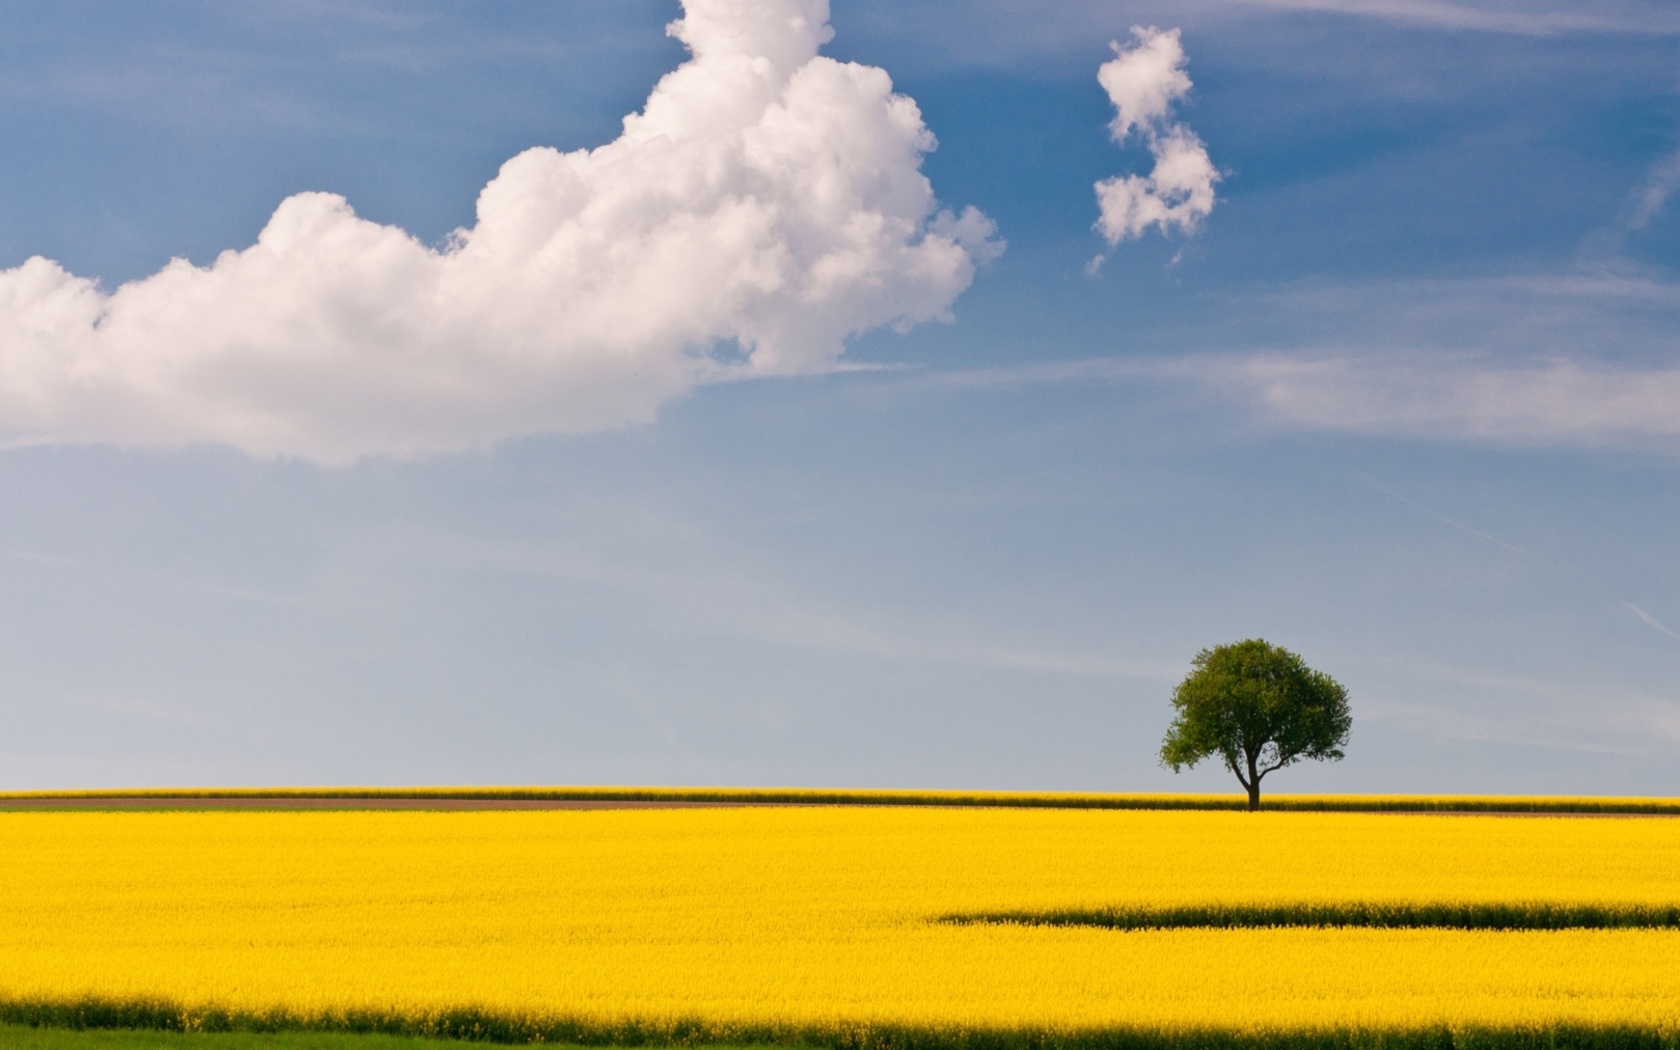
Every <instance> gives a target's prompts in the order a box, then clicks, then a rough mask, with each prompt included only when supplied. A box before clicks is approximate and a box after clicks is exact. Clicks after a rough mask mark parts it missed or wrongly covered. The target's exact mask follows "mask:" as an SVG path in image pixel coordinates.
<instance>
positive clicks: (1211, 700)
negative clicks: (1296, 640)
mask: <svg viewBox="0 0 1680 1050" xmlns="http://www.w3.org/2000/svg"><path fill="white" fill-rule="evenodd" d="M1191 668H1192V670H1191V672H1190V674H1189V676H1188V677H1186V678H1185V679H1184V681H1182V682H1180V683H1179V685H1178V688H1177V689H1175V690H1173V698H1172V702H1173V707H1174V709H1175V710H1176V712H1177V713H1176V715H1175V716H1174V718H1173V722H1172V725H1170V726H1169V727H1167V736H1166V739H1165V740H1164V741H1163V742H1162V744H1161V762H1162V764H1164V765H1166V766H1169V767H1170V768H1171V769H1172V771H1173V772H1175V773H1176V772H1178V771H1179V770H1180V769H1183V768H1185V767H1188V766H1194V765H1196V764H1197V763H1198V762H1200V761H1202V760H1203V759H1205V758H1210V757H1213V756H1218V757H1219V758H1220V759H1221V760H1223V761H1224V763H1225V766H1226V768H1228V769H1230V770H1231V772H1233V773H1235V774H1236V776H1237V780H1238V781H1239V782H1240V783H1241V784H1242V786H1243V787H1244V789H1246V790H1247V791H1248V805H1249V808H1250V809H1258V808H1259V806H1260V781H1261V780H1262V779H1263V778H1264V777H1265V776H1266V775H1267V774H1268V773H1273V772H1276V771H1277V770H1279V769H1282V768H1284V767H1285V766H1289V765H1293V764H1294V763H1296V762H1299V761H1300V760H1301V759H1303V758H1313V759H1330V760H1339V759H1341V758H1342V754H1343V753H1342V748H1344V747H1346V746H1347V740H1348V733H1349V731H1350V730H1351V729H1352V728H1353V715H1352V714H1351V713H1350V712H1349V710H1348V698H1347V690H1346V689H1344V688H1343V687H1342V685H1341V684H1340V683H1339V682H1337V681H1336V680H1335V679H1333V678H1331V677H1330V676H1329V675H1327V674H1324V673H1323V672H1321V671H1315V670H1313V669H1312V668H1310V667H1308V666H1307V665H1306V662H1305V661H1304V660H1302V659H1301V658H1300V657H1299V656H1297V655H1295V654H1294V653H1292V652H1290V651H1289V650H1287V649H1283V648H1280V647H1278V646H1275V645H1272V644H1271V643H1269V642H1266V641H1264V640H1262V639H1259V638H1250V639H1247V640H1245V641H1241V642H1233V643H1232V644H1230V645H1220V646H1215V647H1214V648H1212V649H1203V650H1202V651H1201V652H1199V653H1197V654H1196V659H1195V660H1194V661H1193V662H1192V664H1191Z"/></svg>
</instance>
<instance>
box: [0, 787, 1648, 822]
mask: <svg viewBox="0 0 1680 1050" xmlns="http://www.w3.org/2000/svg"><path fill="white" fill-rule="evenodd" d="M335 800H336V801H343V802H352V801H353V802H358V803H364V804H366V805H363V806H358V807H356V808H373V804H377V803H381V802H384V803H392V804H400V805H393V806H392V808H410V807H411V806H413V805H414V804H415V803H423V802H427V801H431V802H438V803H463V802H472V803H484V804H492V803H497V802H501V803H527V804H529V803H543V802H556V803H561V802H570V803H582V804H601V805H607V804H613V803H634V804H640V805H647V806H660V805H675V804H687V805H760V806H762V805H802V806H951V807H980V808H1006V809H1008V808H1014V809H1121V810H1133V809H1143V810H1148V809H1168V810H1240V809H1244V808H1246V807H1247V804H1248V803H1247V799H1246V798H1245V797H1243V796H1241V795H1237V794H1216V795H1183V794H1154V793H1137V794H1089V793H1077V792H1054V791H1051V792H1025V791H891V790H856V789H827V788H681V787H675V788H667V787H411V788H403V787H396V788H379V787H336V788H333V787H329V788H161V789H138V790H112V791H16V792H0V811H3V810H5V809H51V808H67V809H68V808H75V809H84V808H101V807H102V806H103V807H105V808H124V809H127V808H136V807H139V806H143V805H144V804H145V803H146V802H156V803H158V804H159V808H179V807H181V806H183V805H191V804H194V803H202V804H203V806H204V808H219V807H220V806H224V805H227V806H235V805H238V806H241V807H243V806H249V805H256V806H259V807H273V808H281V807H283V806H285V805H286V804H287V803H294V804H298V808H319V807H320V806H321V804H323V803H330V802H332V801H335ZM1264 807H1265V808H1266V809H1272V810H1281V811H1285V812H1324V813H1338V812H1345V813H1513V814H1564V813H1574V814H1602V815H1618V814H1619V815H1650V816H1680V798H1643V797H1615V796H1578V797H1570V796H1544V795H1533V796H1530V795H1268V796H1266V798H1265V800H1264Z"/></svg>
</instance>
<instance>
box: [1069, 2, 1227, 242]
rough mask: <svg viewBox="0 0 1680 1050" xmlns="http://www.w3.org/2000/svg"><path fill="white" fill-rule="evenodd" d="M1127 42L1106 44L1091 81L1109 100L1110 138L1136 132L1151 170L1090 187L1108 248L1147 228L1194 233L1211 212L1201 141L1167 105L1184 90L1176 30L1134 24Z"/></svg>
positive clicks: (1208, 165) (1210, 179)
mask: <svg viewBox="0 0 1680 1050" xmlns="http://www.w3.org/2000/svg"><path fill="white" fill-rule="evenodd" d="M1132 37H1133V38H1134V39H1135V41H1136V43H1135V44H1134V45H1133V46H1132V47H1130V48H1123V47H1121V46H1120V44H1119V42H1118V41H1116V42H1114V43H1113V44H1111V45H1110V46H1112V47H1113V48H1114V58H1113V60H1111V61H1109V62H1106V63H1104V64H1103V66H1102V68H1101V69H1099V70H1098V71H1097V81H1098V82H1099V83H1101V84H1102V86H1103V89H1104V90H1105V91H1107V92H1108V97H1109V100H1110V101H1111V102H1113V103H1114V110H1115V116H1114V120H1113V121H1112V122H1110V124H1109V126H1108V127H1109V133H1110V134H1111V135H1113V137H1114V141H1115V142H1125V141H1126V139H1128V138H1129V137H1131V136H1132V135H1133V134H1134V133H1135V134H1138V135H1140V136H1141V137H1142V138H1143V140H1144V142H1145V143H1146V144H1147V145H1148V146H1149V152H1150V154H1151V155H1152V156H1153V157H1154V158H1155V166H1154V168H1153V169H1152V170H1151V171H1150V173H1149V174H1148V175H1147V176H1142V175H1126V176H1115V177H1114V178H1110V179H1104V180H1102V181H1101V182H1099V183H1097V185H1096V191H1097V208H1098V212H1099V218H1098V219H1097V228H1098V229H1099V230H1101V231H1102V235H1103V236H1104V237H1105V238H1107V240H1108V243H1109V244H1111V245H1112V244H1119V243H1120V242H1121V241H1123V240H1127V239H1130V238H1133V237H1141V236H1143V234H1144V233H1145V232H1146V231H1147V230H1148V229H1149V227H1151V226H1154V227H1157V228H1158V229H1159V230H1160V231H1161V232H1162V233H1163V234H1165V233H1170V232H1172V228H1173V227H1175V226H1176V227H1177V228H1178V229H1179V230H1180V231H1181V232H1183V233H1193V232H1195V230H1196V229H1197V228H1198V227H1199V226H1200V225H1201V222H1202V220H1203V219H1204V218H1206V217H1207V215H1208V213H1210V212H1211V211H1213V202H1214V189H1213V187H1214V184H1215V183H1217V182H1218V181H1219V172H1218V171H1217V170H1216V169H1215V168H1214V166H1213V161H1212V160H1210V159H1209V158H1208V153H1207V148H1206V147H1204V146H1203V145H1202V140H1201V139H1199V138H1197V137H1196V133H1195V132H1193V131H1191V130H1190V129H1189V128H1188V127H1186V126H1185V125H1184V124H1182V123H1180V122H1178V121H1176V120H1174V119H1173V104H1174V103H1175V102H1177V101H1178V100H1179V99H1180V98H1183V97H1184V95H1185V94H1187V93H1188V92H1189V90H1190V77H1189V74H1187V73H1185V71H1184V47H1183V45H1182V44H1180V42H1179V34H1178V30H1176V29H1172V30H1167V31H1162V30H1159V29H1155V28H1148V29H1145V28H1143V27H1141V26H1134V27H1133V28H1132Z"/></svg>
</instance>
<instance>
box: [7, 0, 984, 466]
mask: <svg viewBox="0 0 1680 1050" xmlns="http://www.w3.org/2000/svg"><path fill="white" fill-rule="evenodd" d="M684 12H685V14H684V17H683V18H682V19H681V20H680V21H678V22H675V23H673V24H672V26H671V27H670V32H671V33H672V34H673V35H675V36H677V37H678V38H680V39H681V40H682V41H683V43H684V44H686V45H687V46H688V48H689V50H690V51H691V53H692V57H691V59H690V60H689V61H688V62H686V63H684V64H683V65H682V66H681V67H679V68H678V69H676V70H675V71H673V72H671V73H670V74H668V75H667V76H665V77H664V78H663V79H662V80H661V81H660V82H659V84H658V85H657V86H656V87H655V88H654V90H653V92H652V94H651V95H650V96H649V98H648V100H647V104H646V106H645V107H644V108H643V110H642V111H641V112H639V113H635V114H632V115H630V116H628V117H626V118H625V120H624V130H623V133H622V135H621V136H620V137H619V138H618V139H616V140H614V141H613V142H610V143H608V144H606V145H604V146H601V147H599V148H597V149H593V150H578V151H575V152H572V153H561V152H559V151H558V150H554V149H550V148H542V147H539V148H535V149H530V150H527V151H525V152H524V153H521V154H519V155H518V156H516V157H514V158H513V159H511V160H509V161H508V162H507V163H506V164H504V165H503V167H502V170H501V172H500V173H499V174H498V175H497V176H496V178H495V179H493V180H492V181H491V182H490V184H489V185H487V186H486V187H485V188H484V190H483V192H482V193H481V195H480V197H479V201H478V221H477V224H476V225H475V226H474V227H473V228H471V229H466V230H461V231H458V232H457V233H456V235H455V236H454V237H453V238H452V240H451V241H450V243H449V244H448V245H447V246H446V247H444V248H442V249H433V248H431V247H428V246H426V245H424V244H421V243H420V242H418V241H417V240H415V239H414V238H413V237H411V236H409V235H408V234H407V233H406V232H404V231H403V230H401V229H398V228H395V227H391V226H382V225H379V224H376V223H372V222H369V221H367V220H364V219H361V218H359V217H357V216H356V215H355V213H354V212H353V211H352V210H351V208H350V206H349V204H348V203H347V202H346V201H345V200H344V199H343V198H341V197H337V196H334V195H331V194H326V193H301V194H298V195H296V196H294V197H291V198H288V199H287V200H285V201H284V202H282V203H281V204H280V206H279V208H277V209H276V211H275V213H274V216H273V218H272V219H270V220H269V223H268V225H267V226H266V228H264V230H263V231H262V233H261V235H260V236H259V237H258V239H257V243H256V244H255V245H253V246H251V247H249V248H246V249H244V250H239V251H232V250H230V251H227V252H224V253H223V254H222V255H221V256H220V257H219V258H217V259H216V260H215V262H214V263H212V264H211V265H209V266H207V267H195V266H193V265H191V264H189V263H187V262H185V261H183V260H177V261H175V262H173V263H171V264H170V265H169V266H167V267H165V268H164V269H163V270H162V271H160V272H159V273H157V274H155V275H153V276H151V277H148V278H146V279H144V280H140V281H135V282H133V283H130V284H127V285H124V286H122V287H120V288H118V289H117V290H116V291H115V292H113V293H106V292H105V291H103V290H102V289H100V288H99V287H98V285H97V284H96V283H95V282H94V281H91V280H88V279H85V278H80V277H76V276H73V275H71V274H69V273H67V272H66V271H65V270H64V269H63V268H61V267H60V266H59V265H57V264H56V263H53V262H51V261H49V260H46V259H43V258H39V257H37V258H33V259H30V260H29V261H27V262H26V263H24V264H23V265H22V266H20V267H18V268H16V269H13V270H9V271H4V272H0V438H4V439H6V440H9V441H10V442H12V443H14V444H16V443H74V442H115V443H119V444H164V445H170V444H179V443H188V442H218V443H225V444H229V445H234V446H237V447H239V448H241V449H245V450H247V451H249V452H251V453H254V454H257V455H270V456H271V455H284V456H301V457H307V458H312V459H316V460H320V461H323V462H335V463H336V462H346V461H350V460H353V459H355V458H357V457H359V456H364V455H369V454H394V455H423V454H426V453H430V452H437V451H446V450H452V449H461V448H473V447H481V446H484V445H487V444H489V443H492V442H495V441H497V440H498V439H501V438H505V437H508V436H512V435H518V434H526V433H534V432H566V431H586V430H593V429H599V428H606V427H614V426H622V425H626V424H632V423H637V422H642V421H646V420H649V419H651V418H653V416H654V415H655V413H656V412H657V411H658V409H659V408H660V406H661V405H663V404H665V403H667V402H669V401H670V400H671V399H673V398H676V397H679V396H681V395H682V394H684V393H685V392H687V391H689V390H691V389H693V388H694V387H695V386H696V385H697V384H700V383H704V382H708V381H715V380H719V379H725V378H731V377H744V376H764V375H778V374H790V373H799V372H809V371H815V370H822V369H827V368H830V367H832V366H833V365H834V364H835V362H836V360H837V359H838V358H839V357H840V355H841V353H842V350H843V347H844V343H845V340H846V339H847V338H848V337H849V336H851V335H853V334H856V333H859V332H862V331H865V330H868V329H871V328H875V327H878V326H881V325H888V324H891V325H897V326H900V327H903V326H908V325H912V324H916V323H920V322H924V321H930V320H935V319H939V318H942V317H945V316H947V313H948V310H949V308H950V305H951V303H952V302H953V301H954V299H955V298H956V296H957V295H959V294H960V293H961V292H962V291H963V290H964V289H965V288H967V287H968V285H969V283H970V281H971V280H972V277H973V273H974V269H975V266H976V265H977V263H979V262H981V261H983V260H984V259H986V258H988V257H989V256H991V255H994V254H995V253H996V252H997V251H999V250H1000V249H1001V242H1000V241H998V240H997V239H996V238H995V236H994V231H993V228H992V225H991V223H990V222H989V221H988V220H987V219H986V218H985V217H984V216H983V215H981V214H980V213H978V212H976V211H974V210H973V209H969V210H967V211H965V212H963V213H962V214H961V215H953V214H951V213H949V212H942V211H937V209H936V204H935V198H934V195H933V190H932V187H931V185H930V184H929V182H928V180H927V178H926V177H925V176H924V175H923V174H922V172H921V161H922V157H923V155H924V154H925V153H926V152H927V151H928V150H931V149H932V148H933V147H934V140H933V136H932V135H931V134H930V133H929V131H928V130H927V128H926V127H925V126H924V124H923V123H922V119H921V113H920V111H919V110H918V109H917V107H916V104H915V102H914V101H912V100H911V99H909V98H906V97H904V96H902V95H898V94H895V93H894V92H893V90H892V84H891V81H890V79H889V78H888V76H887V74H886V73H885V72H884V71H882V70H880V69H876V68H873V67H869V66H862V65H858V64H855V63H842V62H837V61H834V60H832V59H829V58H826V57H823V56H821V55H819V54H818V49H819V48H820V47H821V45H822V44H823V43H825V42H826V41H827V40H828V39H829V37H830V36H831V35H832V33H831V31H830V29H829V28H828V25H827V18H828V4H827V2H826V0H686V2H685V5H684ZM735 347H739V348H740V350H741V352H742V353H741V355H739V356H737V355H736V354H735V353H734V352H733V350H734V348H735Z"/></svg>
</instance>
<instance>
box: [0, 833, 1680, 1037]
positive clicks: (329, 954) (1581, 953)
mask: <svg viewBox="0 0 1680 1050" xmlns="http://www.w3.org/2000/svg"><path fill="white" fill-rule="evenodd" d="M0 844H3V848H0V1001H3V1002H5V1003H10V1004H13V1007H14V1010H15V1009H16V1008H21V1007H23V1006H27V1005H28V1004H53V1003H58V1004H65V1003H73V1002H76V1001H79V1000H90V1001H98V1002H100V1003H103V1004H111V1003H117V1002H135V1003H142V1004H152V1006H151V1007H150V1008H153V1009H154V1010H163V1011H165V1012H168V1011H175V1012H177V1013H179V1014H180V1015H181V1016H184V1017H187V1018H188V1019H191V1018H192V1017H195V1016H196V1017H203V1016H206V1015H209V1016H211V1017H212V1018H218V1017H219V1018H222V1019H224V1020H225V1019H227V1018H228V1017H233V1018H235V1019H238V1018H245V1019H246V1020H251V1019H260V1018H263V1017H267V1018H268V1019H269V1020H270V1021H271V1022H277V1023H279V1022H283V1023H308V1022H311V1021H314V1022H329V1023H330V1022H335V1021H336V1022H338V1023H343V1022H345V1021H346V1020H350V1021H358V1022H360V1023H366V1022H368V1021H370V1020H378V1021H380V1022H381V1023H383V1024H385V1025H387V1026H390V1027H408V1028H410V1029H413V1030H427V1028H428V1019H430V1022H431V1027H432V1028H434V1029H435V1028H436V1027H438V1026H437V1023H436V1022H437V1021H438V1020H439V1019H440V1018H447V1017H448V1016H450V1015H471V1016H473V1017H476V1018H479V1019H481V1020H483V1021H485V1023H494V1025H495V1026H497V1027H496V1029H495V1030H496V1032H498V1033H499V1034H502V1035H504V1036H519V1035H527V1036H534V1035H544V1034H547V1035H550V1036H552V1035H555V1034H572V1035H577V1034H580V1033H581V1034H585V1035H589V1034H594V1035H597V1036H599V1035H603V1034H611V1032H612V1031H614V1030H616V1031H619V1032H620V1034H623V1033H624V1032H627V1031H631V1030H638V1031H641V1032H643V1033H646V1034H652V1035H655V1036H658V1035H661V1034H664V1035H673V1034H678V1035H680V1034H685V1033H686V1034H688V1035H691V1036H699V1037H705V1038H714V1039H717V1038H730V1037H743V1036H749V1037H750V1036H757V1037H761V1038H762V1037H767V1036H778V1037H782V1038H790V1037H796V1036H803V1037H805V1038H809V1039H812V1040H817V1041H826V1042H835V1041H842V1042H843V1041H846V1040H848V1039H850V1040H853V1041H868V1040H869V1039H870V1038H871V1033H874V1035H875V1037H876V1038H877V1039H878V1038H879V1033H891V1032H897V1033H901V1034H902V1033H905V1032H921V1033H926V1034H928V1035H933V1036H938V1035H940V1034H941V1033H943V1034H944V1035H945V1036H948V1037H952V1038H955V1037H958V1036H960V1035H961V1034H962V1033H970V1034H973V1033H982V1034H983V1033H996V1034H1000V1035H1001V1034H1007V1033H1014V1032H1025V1033H1039V1034H1050V1035H1052V1036H1054V1035H1057V1034H1061V1035H1068V1036H1074V1037H1078V1036H1080V1035H1098V1034H1100V1033H1104V1032H1133V1033H1163V1034H1171V1033H1181V1034H1185V1033H1194V1032H1204V1031H1209V1030H1213V1031H1227V1032H1246V1033H1260V1032H1287V1031H1328V1030H1341V1031H1347V1030H1354V1031H1365V1032H1403V1031H1420V1030H1431V1029H1459V1030H1467V1029H1477V1030H1483V1029H1507V1030H1509V1029H1518V1030H1535V1029H1553V1028H1566V1029H1567V1028H1578V1027H1587V1028H1598V1029H1619V1030H1637V1031H1639V1032H1644V1033H1648V1034H1651V1035H1655V1036H1658V1037H1659V1038H1665V1039H1667V1040H1668V1041H1669V1042H1671V1043H1672V1041H1673V1040H1674V1038H1675V1036H1676V1033H1677V1032H1680V931H1677V930H1672V929H1669V930H1604V931H1595V930H1563V931H1526V932H1525V931H1453V930H1435V929H1425V930H1381V929H1260V930H1205V929H1185V930H1152V931H1126V932H1121V931H1113V930H1101V929H1089V928H1079V927H1071V928H1070V927H1058V928H1046V927H1034V926H995V925H966V926H958V925H950V924H944V923H938V922H933V921H930V920H932V919H933V918H935V917H937V916H939V915H943V914H948V913H954V912H1000V911H1031V910H1037V909H1056V908H1101V907H1111V906H1136V905H1150V904H1161V905H1174V904H1194V903H1209V902H1237V903H1245V902H1256V903H1257V902H1307V903H1311V902H1335V901H1363V902H1377V903H1382V902H1407V901H1427V902H1466V901H1467V902H1515V903H1523V902H1529V903H1554V904H1558V903H1596V904H1605V905H1653V906H1655V905H1673V904H1675V903H1680V820H1673V819H1669V818H1625V819H1618V818H1560V817H1519V818H1508V817H1445V816H1388V815H1375V814H1351V813H1259V814H1245V813H1226V812H1195V811H1189V812H1148V811H1100V810H1076V811H1070V810H1030V809H936V808H859V807H850V808H845V807H837V808H817V807H810V808H765V809H715V810H633V811H593V812H576V811H541V812H358V813H342V812H319V813H298V812H181V813H159V812H142V813H100V812H92V813H60V812H53V813H0ZM900 1041H901V1042H903V1041H904V1040H903V1039H900Z"/></svg>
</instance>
